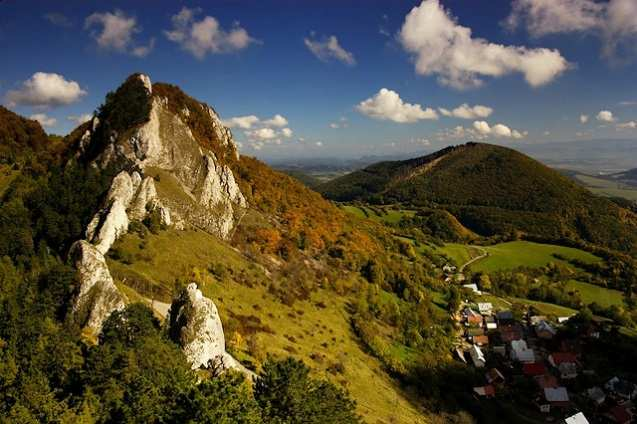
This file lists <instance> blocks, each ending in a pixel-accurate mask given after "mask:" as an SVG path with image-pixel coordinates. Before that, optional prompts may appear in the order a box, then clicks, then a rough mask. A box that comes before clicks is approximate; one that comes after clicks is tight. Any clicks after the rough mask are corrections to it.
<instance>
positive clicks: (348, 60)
mask: <svg viewBox="0 0 637 424" xmlns="http://www.w3.org/2000/svg"><path fill="white" fill-rule="evenodd" d="M303 41H304V43H305V46H306V47H307V48H308V49H309V50H310V51H311V52H312V54H314V56H316V57H317V58H318V59H319V60H322V61H324V62H327V61H329V60H330V59H336V60H338V61H340V62H343V63H345V64H346V65H350V66H352V65H355V64H356V60H355V59H354V55H353V54H352V53H351V52H348V51H347V50H345V49H344V48H343V47H341V45H340V44H339V42H338V38H336V36H335V35H332V36H330V37H328V38H327V39H325V40H323V41H319V40H316V39H314V38H304V39H303Z"/></svg>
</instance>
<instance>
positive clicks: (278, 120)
mask: <svg viewBox="0 0 637 424" xmlns="http://www.w3.org/2000/svg"><path fill="white" fill-rule="evenodd" d="M263 123H264V124H265V125H268V126H271V127H285V126H286V125H287V124H288V120H287V119H285V117H284V116H281V115H278V114H277V115H274V116H273V117H272V118H270V119H267V120H265V121H263Z"/></svg>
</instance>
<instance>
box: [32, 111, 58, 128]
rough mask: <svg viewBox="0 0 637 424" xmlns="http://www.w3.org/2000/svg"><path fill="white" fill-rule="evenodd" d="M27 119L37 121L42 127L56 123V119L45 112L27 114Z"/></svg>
mask: <svg viewBox="0 0 637 424" xmlns="http://www.w3.org/2000/svg"><path fill="white" fill-rule="evenodd" d="M29 119H33V120H36V121H38V122H39V123H40V125H42V126H43V127H53V126H55V125H56V124H57V123H58V121H57V119H55V118H52V117H50V116H48V115H47V114H46V113H36V114H34V115H31V116H29Z"/></svg>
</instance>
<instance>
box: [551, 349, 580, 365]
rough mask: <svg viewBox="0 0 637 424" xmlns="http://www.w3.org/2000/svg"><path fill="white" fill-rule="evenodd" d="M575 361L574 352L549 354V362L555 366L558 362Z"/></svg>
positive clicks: (574, 362)
mask: <svg viewBox="0 0 637 424" xmlns="http://www.w3.org/2000/svg"><path fill="white" fill-rule="evenodd" d="M567 362H569V363H573V364H576V363H577V356H575V354H574V353H570V352H555V353H551V354H550V355H549V364H551V365H552V366H554V367H555V368H557V367H559V366H560V364H563V363H567Z"/></svg>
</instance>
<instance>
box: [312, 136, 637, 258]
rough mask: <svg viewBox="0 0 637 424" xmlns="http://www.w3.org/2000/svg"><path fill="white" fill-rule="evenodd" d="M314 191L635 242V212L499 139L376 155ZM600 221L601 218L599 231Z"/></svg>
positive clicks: (494, 223) (519, 227)
mask: <svg viewBox="0 0 637 424" xmlns="http://www.w3.org/2000/svg"><path fill="white" fill-rule="evenodd" d="M423 166H424V168H423ZM318 191H319V192H321V193H322V194H323V195H325V196H326V197H328V198H331V199H333V200H336V201H369V202H371V203H380V204H389V203H404V204H410V205H413V206H421V207H423V206H424V207H434V208H438V207H440V208H443V209H447V210H448V211H449V212H451V213H452V214H453V215H455V216H456V217H457V218H458V219H459V220H460V222H461V223H462V224H463V225H465V226H466V227H468V228H470V229H472V230H473V231H475V232H477V233H479V234H483V235H492V234H504V233H506V232H511V231H514V232H515V231H520V232H522V233H523V234H527V235H530V236H535V237H547V238H548V239H551V240H554V241H555V240H560V239H562V238H577V239H582V240H585V241H588V242H590V243H593V244H602V245H606V246H608V247H612V248H615V249H618V250H624V251H635V249H637V236H636V235H635V234H636V231H635V229H636V228H637V217H636V216H635V214H634V213H632V212H630V211H627V210H625V209H622V208H620V207H618V206H617V205H615V204H614V203H612V202H610V201H608V200H606V199H602V198H599V197H597V196H594V195H593V194H591V193H589V192H588V191H587V190H586V189H584V188H583V187H580V186H579V185H577V184H576V183H575V182H573V181H571V180H570V179H569V178H567V177H565V176H563V175H560V174H559V173H558V172H556V171H554V170H552V169H550V168H548V167H546V166H545V165H542V164H541V163H540V162H538V161H535V160H533V159H531V158H530V157H528V156H525V155H523V154H522V153H519V152H517V151H515V150H513V149H509V148H506V147H502V146H496V145H489V144H481V143H467V144H465V145H461V146H451V147H448V148H446V149H443V150H441V151H438V152H436V153H433V154H431V155H427V156H423V157H420V158H414V159H410V160H406V161H398V162H381V163H378V164H375V165H371V166H369V167H367V168H364V169H363V170H360V171H356V172H353V173H351V174H348V175H346V176H343V177H340V178H337V179H335V180H332V181H329V182H327V183H325V184H323V185H321V186H319V187H318ZM601 222H605V224H606V225H605V226H604V230H603V232H602V230H600V229H599V228H598V227H599V224H600V223H601Z"/></svg>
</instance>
